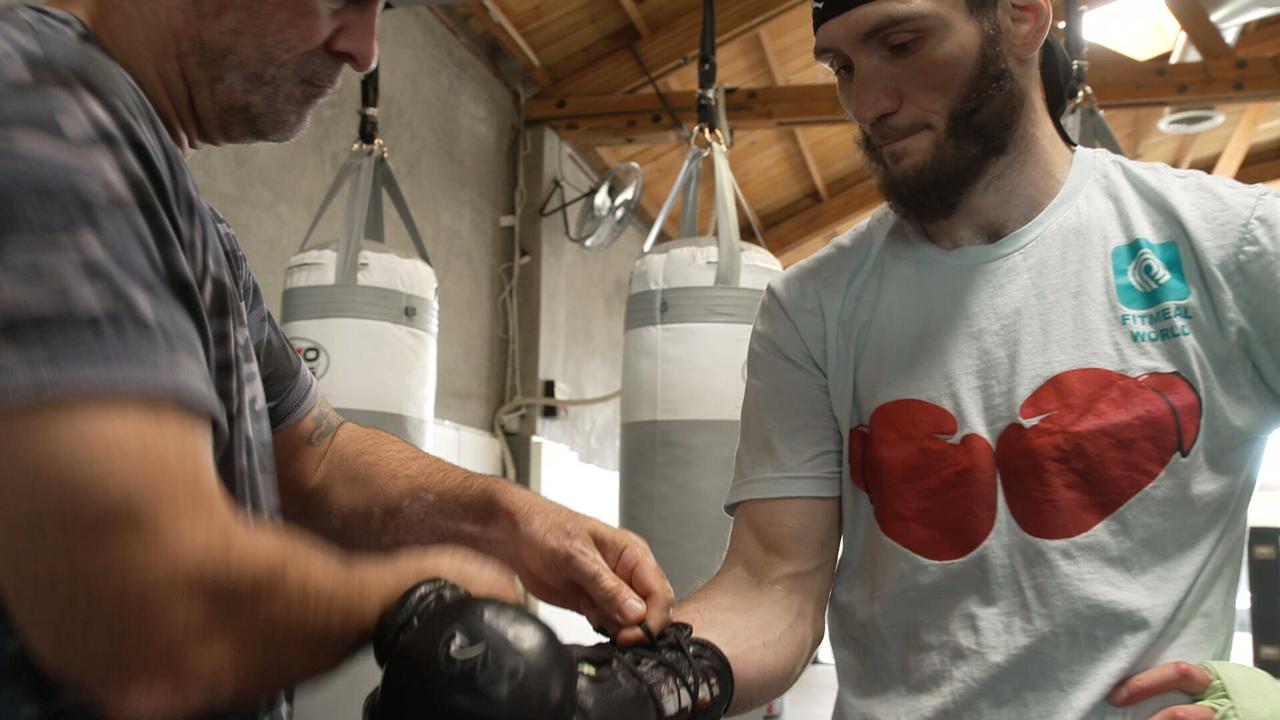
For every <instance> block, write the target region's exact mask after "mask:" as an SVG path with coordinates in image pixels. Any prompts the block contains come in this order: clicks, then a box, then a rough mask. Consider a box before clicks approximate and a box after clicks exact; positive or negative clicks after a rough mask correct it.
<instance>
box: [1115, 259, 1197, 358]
mask: <svg viewBox="0 0 1280 720" xmlns="http://www.w3.org/2000/svg"><path fill="white" fill-rule="evenodd" d="M1111 267H1112V272H1113V274H1114V276H1115V286H1116V299H1117V300H1119V302H1120V305H1121V307H1123V308H1124V309H1125V310H1128V311H1130V312H1126V313H1124V314H1122V315H1121V316H1120V325H1121V326H1122V327H1124V328H1125V329H1126V330H1127V331H1128V333H1129V337H1130V339H1132V340H1133V342H1135V343H1153V342H1168V341H1170V340H1180V339H1182V338H1187V337H1191V334H1192V328H1191V321H1192V320H1194V319H1195V315H1194V313H1193V312H1192V308H1191V307H1190V305H1189V302H1188V301H1190V300H1191V285H1190V284H1188V283H1187V277H1186V273H1185V271H1184V270H1183V267H1182V251H1181V250H1180V249H1179V248H1178V244H1177V243H1176V242H1166V243H1154V242H1151V241H1150V240H1147V239H1146V238H1137V239H1135V240H1134V241H1133V242H1131V243H1129V244H1127V245H1121V246H1119V247H1117V248H1115V249H1113V250H1112V251H1111Z"/></svg>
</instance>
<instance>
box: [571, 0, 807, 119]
mask: <svg viewBox="0 0 1280 720" xmlns="http://www.w3.org/2000/svg"><path fill="white" fill-rule="evenodd" d="M803 2H804V0H782V1H780V0H733V2H721V3H719V4H718V5H717V6H716V30H717V33H718V35H717V38H716V41H717V42H718V43H719V44H721V45H723V44H724V43H727V42H729V41H730V40H733V39H734V38H737V37H739V36H741V35H743V34H745V33H747V32H750V31H751V30H752V29H753V28H755V27H757V26H758V25H760V24H762V23H764V22H766V21H768V20H771V19H773V18H774V17H777V16H778V15H781V14H782V13H784V12H786V11H787V10H790V9H791V8H793V7H795V6H796V5H800V4H802V3H803ZM701 32H702V10H701V6H699V9H698V10H697V11H696V12H691V13H687V14H685V15H684V16H682V17H681V18H680V19H679V20H676V21H675V22H672V23H670V24H669V25H667V26H665V27H661V28H658V29H656V30H654V32H653V34H652V35H650V36H649V37H647V38H641V39H640V40H639V41H638V42H636V43H634V45H632V47H633V48H634V49H635V52H636V55H635V56H633V55H632V54H631V50H630V49H628V48H623V49H619V50H615V51H612V52H610V53H608V54H606V55H605V56H604V57H601V58H597V59H596V60H595V61H593V62H591V63H590V64H588V65H587V66H586V67H584V68H582V69H581V70H579V71H577V72H575V73H573V74H571V75H569V76H568V77H564V78H560V79H559V81H558V82H557V83H556V84H555V86H554V87H553V88H552V90H551V94H553V95H557V96H562V97H563V96H573V95H604V94H610V93H625V92H630V91H632V90H635V89H637V88H639V87H641V86H643V85H645V84H646V83H647V82H648V80H647V78H646V77H645V68H647V69H648V71H649V72H650V73H651V74H652V75H653V76H654V77H655V78H661V77H663V76H665V75H666V74H668V73H670V72H671V71H673V70H675V69H677V68H678V67H680V66H682V65H685V64H687V63H690V62H693V61H695V60H696V57H697V53H698V45H699V42H700V39H701ZM636 56H638V57H639V58H640V60H641V62H643V63H644V68H642V67H640V66H639V64H637V63H636Z"/></svg>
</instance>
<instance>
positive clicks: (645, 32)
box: [618, 0, 653, 38]
mask: <svg viewBox="0 0 1280 720" xmlns="http://www.w3.org/2000/svg"><path fill="white" fill-rule="evenodd" d="M618 2H619V3H620V4H621V5H622V9H623V11H625V12H626V13H627V17H629V18H631V24H632V25H635V26H636V30H639V31H640V37H642V38H647V37H649V36H650V35H652V34H653V31H652V30H650V29H649V23H647V22H645V20H644V16H643V15H641V14H640V8H638V7H636V3H635V0H618Z"/></svg>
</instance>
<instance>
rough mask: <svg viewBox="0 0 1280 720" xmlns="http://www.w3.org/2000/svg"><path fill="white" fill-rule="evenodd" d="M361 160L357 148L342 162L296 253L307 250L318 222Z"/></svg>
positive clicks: (318, 225)
mask: <svg viewBox="0 0 1280 720" xmlns="http://www.w3.org/2000/svg"><path fill="white" fill-rule="evenodd" d="M362 159H363V154H362V153H361V152H360V150H359V148H358V147H357V148H356V149H355V150H352V151H351V154H350V155H348V156H347V159H346V160H344V161H343V163H342V167H341V168H339V169H338V176H337V177H335V178H334V179H333V182H332V183H331V184H330V185H329V189H328V191H326V192H325V194H324V200H322V201H321V202H320V211H319V212H317V213H316V216H315V219H313V220H312V221H311V227H309V228H307V234H306V236H304V237H303V238H302V245H301V246H299V247H298V252H302V251H303V250H306V249H307V245H309V244H310V243H311V238H312V236H314V235H315V234H316V228H318V227H320V221H321V220H323V219H324V215H325V213H327V212H329V206H330V205H332V204H333V201H334V199H336V198H337V197H338V193H339V192H341V191H342V186H343V185H346V184H347V181H349V180H350V179H351V176H352V175H353V174H355V172H356V169H357V168H358V167H359V164H360V160H362Z"/></svg>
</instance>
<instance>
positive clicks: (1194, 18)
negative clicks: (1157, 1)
mask: <svg viewBox="0 0 1280 720" xmlns="http://www.w3.org/2000/svg"><path fill="white" fill-rule="evenodd" d="M1165 4H1166V5H1168V6H1169V12H1171V13H1173V16H1174V17H1175V18H1177V19H1178V24H1179V25H1181V26H1182V29H1183V31H1185V32H1186V33H1187V37H1189V38H1191V44H1193V45H1195V46H1196V50H1199V51H1200V56H1201V57H1203V58H1204V59H1206V60H1221V59H1223V58H1230V57H1232V56H1233V55H1234V53H1233V52H1232V51H1231V46H1230V45H1228V44H1227V41H1226V40H1223V39H1222V33H1221V32H1219V31H1218V26H1217V25H1214V24H1213V20H1211V19H1209V11H1208V10H1206V9H1205V7H1204V5H1203V4H1201V0H1165Z"/></svg>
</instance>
